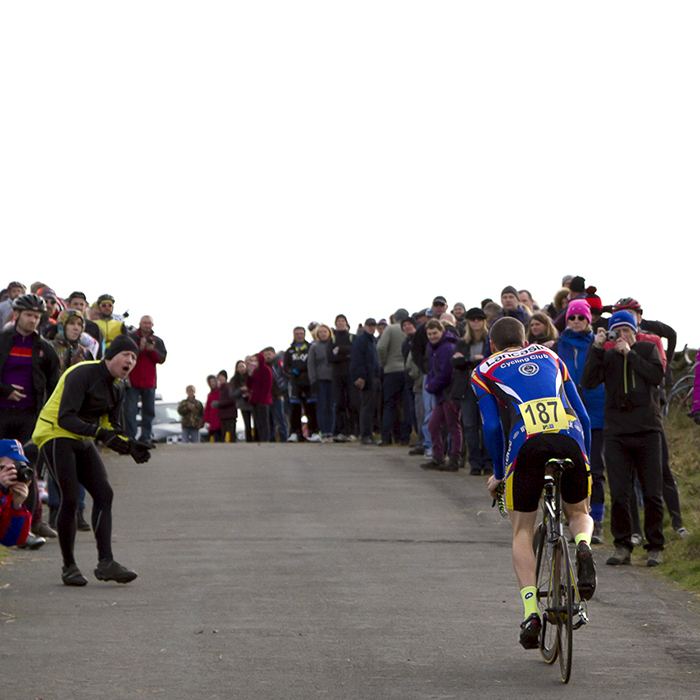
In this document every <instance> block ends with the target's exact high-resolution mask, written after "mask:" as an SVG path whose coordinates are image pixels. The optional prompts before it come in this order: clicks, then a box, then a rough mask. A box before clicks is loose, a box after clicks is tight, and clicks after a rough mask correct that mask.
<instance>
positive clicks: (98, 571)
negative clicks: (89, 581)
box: [95, 559, 138, 583]
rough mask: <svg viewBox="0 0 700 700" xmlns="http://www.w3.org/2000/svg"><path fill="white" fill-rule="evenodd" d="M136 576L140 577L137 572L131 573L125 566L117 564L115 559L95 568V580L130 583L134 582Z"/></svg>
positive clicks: (103, 562) (101, 563) (102, 562)
mask: <svg viewBox="0 0 700 700" xmlns="http://www.w3.org/2000/svg"><path fill="white" fill-rule="evenodd" d="M136 576H138V574H137V573H136V572H135V571H129V569H127V568H126V567H125V566H122V565H121V564H117V562H116V561H114V559H112V561H101V562H100V563H99V564H98V565H97V567H96V568H95V578H96V579H98V580H99V581H116V582H117V583H129V581H133V580H134V579H135V578H136Z"/></svg>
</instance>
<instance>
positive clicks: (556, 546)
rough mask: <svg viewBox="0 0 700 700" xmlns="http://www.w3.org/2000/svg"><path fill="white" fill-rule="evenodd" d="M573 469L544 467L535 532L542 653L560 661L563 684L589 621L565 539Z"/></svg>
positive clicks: (564, 463) (565, 463)
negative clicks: (564, 492)
mask: <svg viewBox="0 0 700 700" xmlns="http://www.w3.org/2000/svg"><path fill="white" fill-rule="evenodd" d="M573 466H574V463H573V462H572V461H571V460H570V459H550V460H549V461H548V462H547V465H546V467H545V483H544V491H543V495H542V506H541V508H542V520H541V522H540V524H539V526H538V527H537V529H536V530H535V536H534V540H533V547H534V549H535V556H536V558H537V604H538V607H539V609H540V616H541V618H542V632H541V635H540V653H541V654H542V658H543V659H544V660H545V661H546V662H547V663H548V664H553V663H554V662H555V661H556V660H557V658H558V659H559V672H560V674H561V679H562V681H563V682H564V683H568V682H569V678H570V677H571V661H572V655H573V633H574V630H575V629H578V628H579V627H582V626H583V625H585V624H586V623H587V622H588V614H587V607H586V601H585V600H582V599H581V596H580V595H579V592H578V587H577V584H576V577H575V576H574V570H573V567H572V562H571V554H570V553H569V545H568V543H567V540H566V537H565V536H564V523H563V517H562V509H561V476H562V474H563V473H564V471H566V470H567V469H570V468H572V467H573Z"/></svg>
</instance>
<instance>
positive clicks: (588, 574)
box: [576, 542, 597, 600]
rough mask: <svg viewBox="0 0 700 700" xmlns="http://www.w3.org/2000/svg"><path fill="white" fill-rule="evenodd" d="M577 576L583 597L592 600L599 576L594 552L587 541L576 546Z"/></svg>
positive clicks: (579, 589)
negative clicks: (596, 571) (597, 575)
mask: <svg viewBox="0 0 700 700" xmlns="http://www.w3.org/2000/svg"><path fill="white" fill-rule="evenodd" d="M576 578H577V580H578V593H579V595H580V596H581V599H582V600H590V599H591V598H592V597H593V594H594V593H595V587H596V582H597V578H596V573H595V562H594V561H593V552H591V548H590V547H589V546H588V543H587V542H579V543H578V545H577V546H576Z"/></svg>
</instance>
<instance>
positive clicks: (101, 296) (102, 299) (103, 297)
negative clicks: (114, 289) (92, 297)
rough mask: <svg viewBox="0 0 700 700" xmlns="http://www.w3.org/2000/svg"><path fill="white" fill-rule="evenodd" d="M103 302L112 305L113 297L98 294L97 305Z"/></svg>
mask: <svg viewBox="0 0 700 700" xmlns="http://www.w3.org/2000/svg"><path fill="white" fill-rule="evenodd" d="M104 301H110V302H112V304H114V297H113V296H112V295H111V294H100V296H99V297H97V305H98V306H99V305H100V304H101V303H102V302H104Z"/></svg>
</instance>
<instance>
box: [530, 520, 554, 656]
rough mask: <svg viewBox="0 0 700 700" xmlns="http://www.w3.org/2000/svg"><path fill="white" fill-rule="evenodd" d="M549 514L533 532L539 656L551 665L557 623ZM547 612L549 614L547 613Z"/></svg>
mask: <svg viewBox="0 0 700 700" xmlns="http://www.w3.org/2000/svg"><path fill="white" fill-rule="evenodd" d="M548 523H549V513H548V512H547V511H545V513H544V517H543V519H542V522H541V523H540V526H539V527H538V528H537V530H535V539H534V542H533V546H534V547H535V555H536V557H537V571H536V575H537V578H536V581H537V606H538V608H539V610H540V618H541V619H542V632H541V636H540V654H542V658H543V659H544V660H545V661H546V662H547V663H548V664H553V663H554V662H555V661H556V659H557V650H558V648H559V647H558V646H557V623H556V618H555V617H554V615H553V613H552V612H551V610H552V608H554V605H555V603H554V588H555V579H554V570H553V563H554V557H553V553H554V548H553V547H552V544H551V542H549V538H548V535H547V531H548V529H549V527H548ZM548 610H549V612H548Z"/></svg>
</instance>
